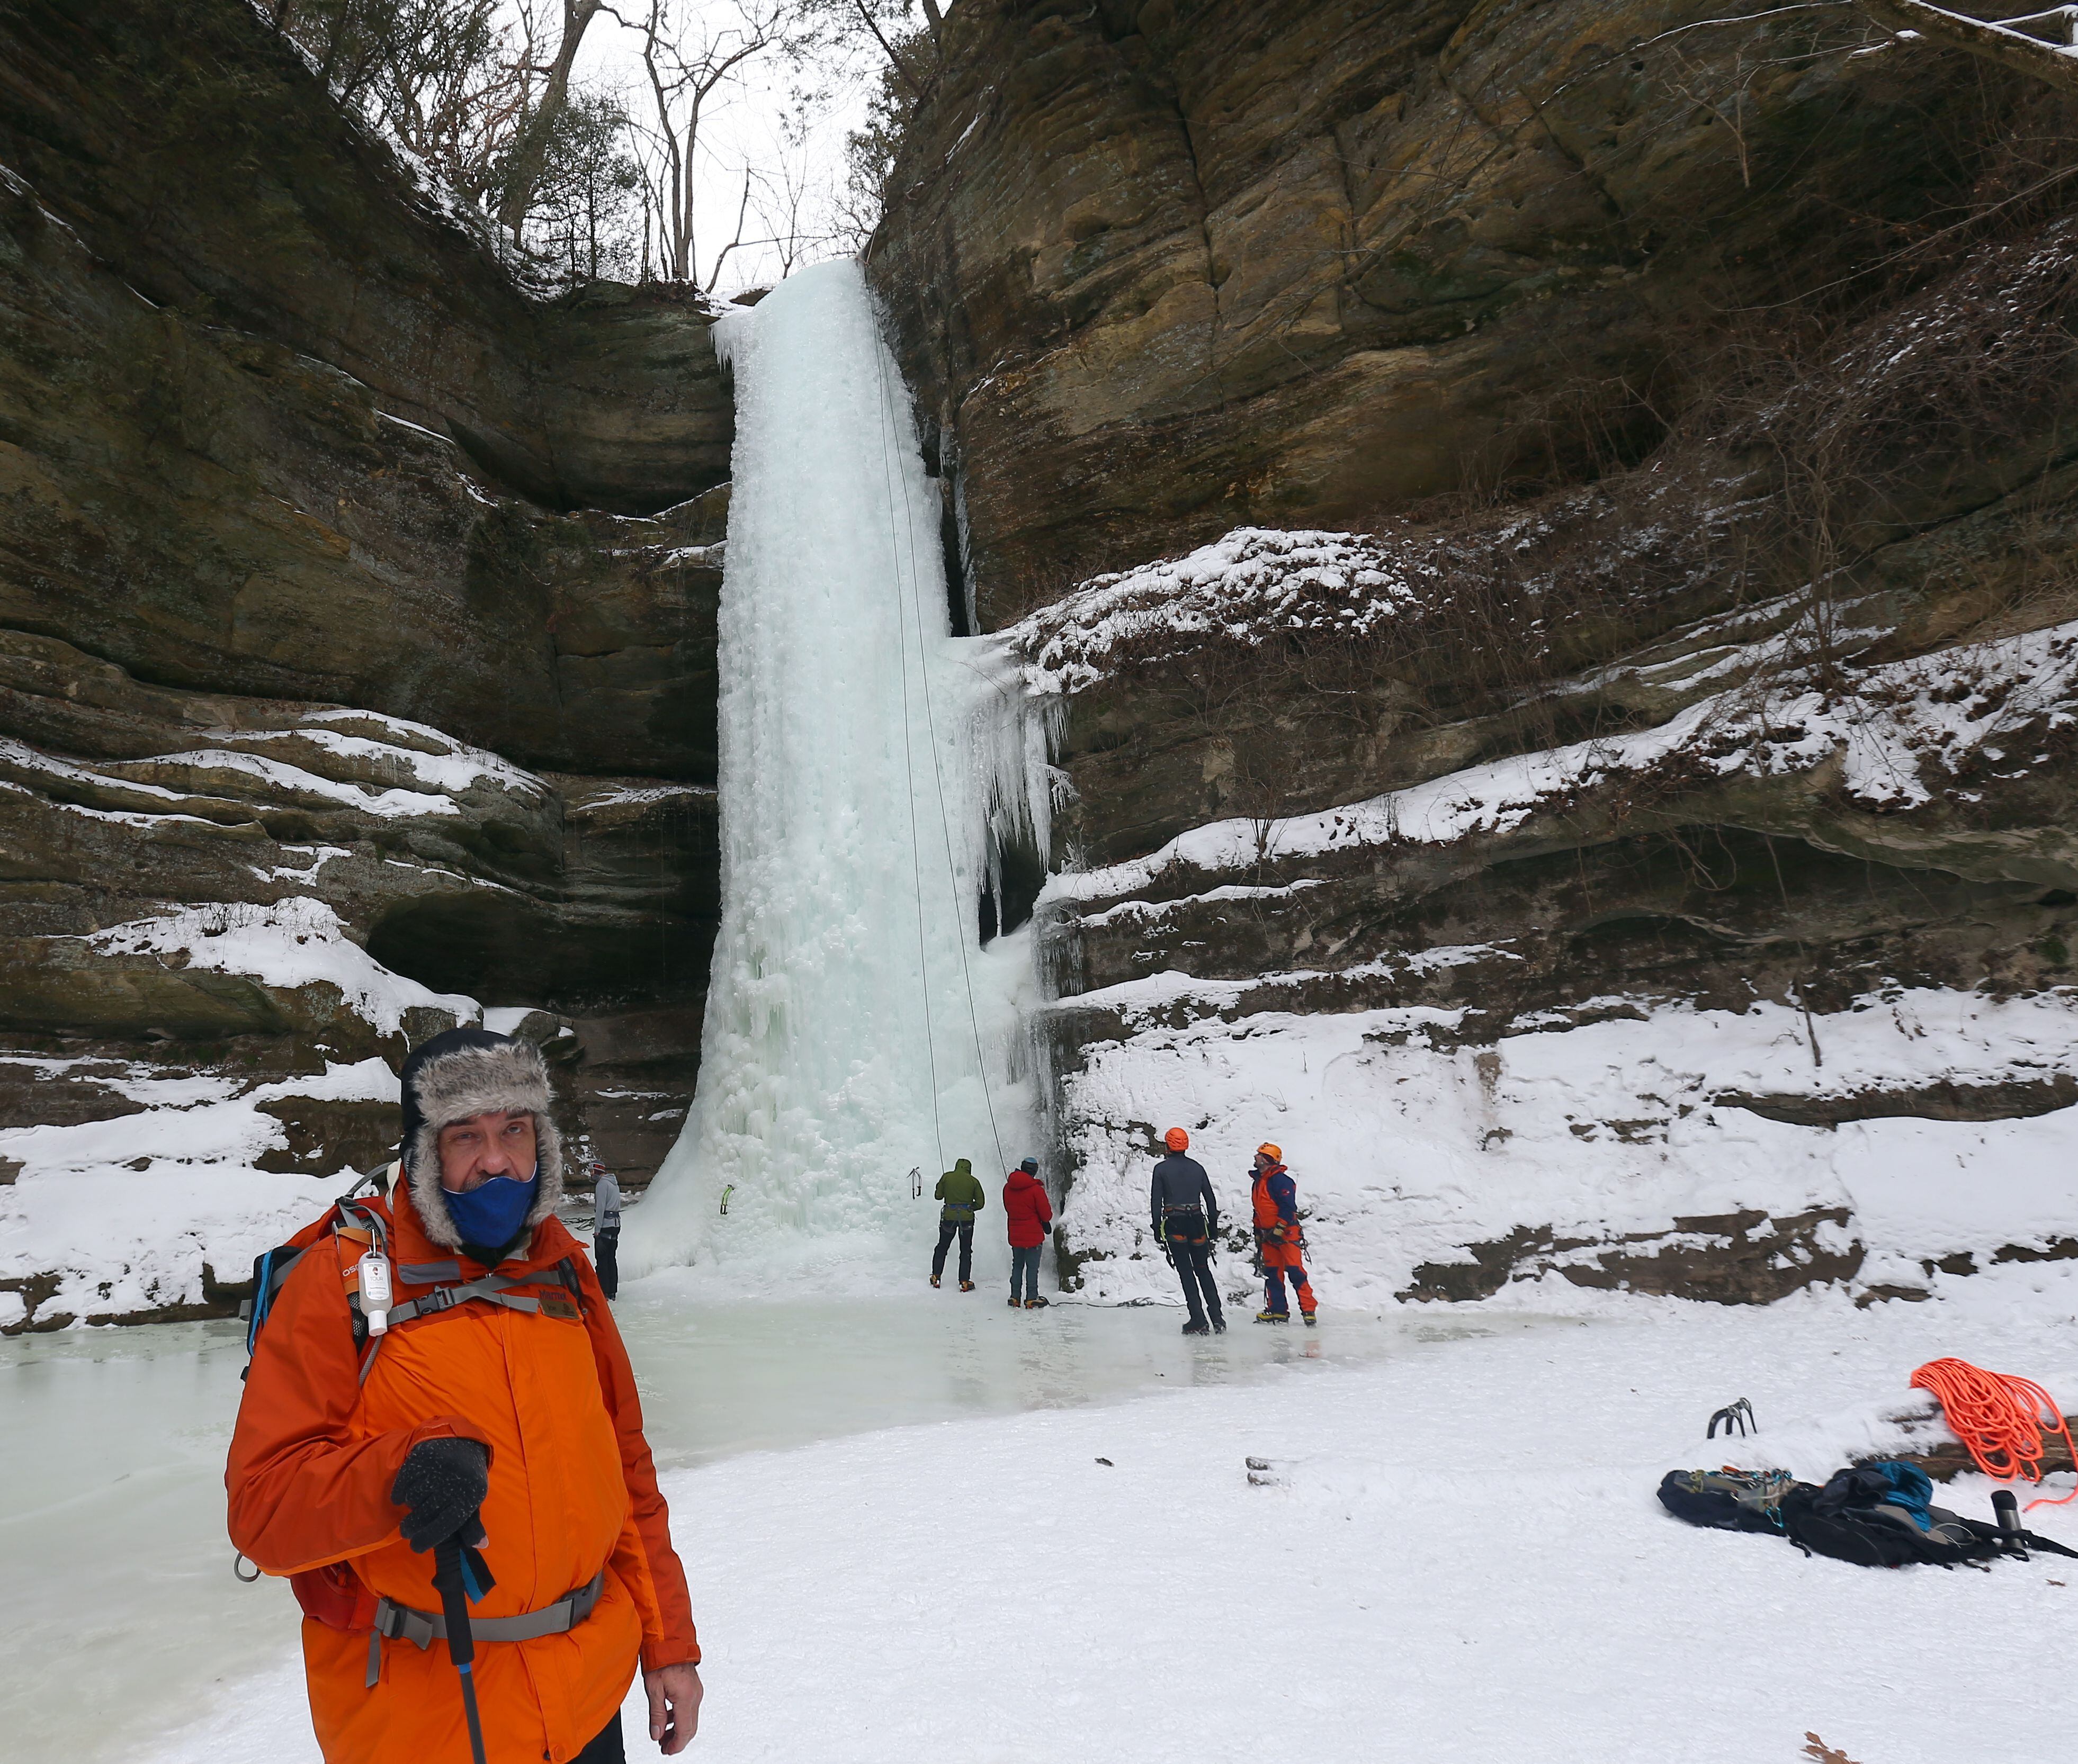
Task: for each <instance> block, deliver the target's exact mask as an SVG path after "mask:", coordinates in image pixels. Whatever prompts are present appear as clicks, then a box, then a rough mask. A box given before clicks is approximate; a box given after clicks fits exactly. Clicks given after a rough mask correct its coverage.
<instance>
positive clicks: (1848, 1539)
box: [1659, 1459, 2078, 1568]
mask: <svg viewBox="0 0 2078 1764" xmlns="http://www.w3.org/2000/svg"><path fill="white" fill-rule="evenodd" d="M1933 1496H1934V1484H1933V1483H1932V1482H1931V1481H1930V1480H1929V1479H1928V1477H1927V1475H1926V1472H1925V1471H1924V1470H1921V1469H1920V1468H1919V1467H1918V1466H1917V1465H1914V1464H1907V1463H1904V1462H1900V1461H1898V1460H1895V1459H1883V1460H1880V1461H1878V1462H1876V1463H1872V1464H1860V1465H1850V1466H1848V1467H1847V1468H1846V1469H1844V1470H1835V1471H1834V1473H1833V1474H1832V1475H1831V1476H1830V1477H1829V1478H1827V1479H1826V1484H1825V1486H1824V1487H1822V1488H1821V1487H1817V1485H1815V1484H1813V1483H1800V1482H1798V1481H1797V1480H1796V1478H1794V1477H1792V1475H1791V1474H1789V1473H1788V1471H1787V1470H1731V1469H1725V1470H1669V1471H1668V1472H1667V1474H1666V1475H1665V1476H1664V1477H1663V1478H1661V1480H1660V1484H1659V1503H1660V1504H1661V1505H1662V1506H1663V1507H1664V1508H1666V1509H1667V1512H1670V1513H1671V1514H1673V1516H1675V1518H1676V1519H1680V1520H1685V1521H1686V1522H1687V1523H1688V1524H1691V1525H1705V1526H1709V1527H1712V1528H1716V1529H1717V1530H1721V1531H1748V1532H1772V1533H1775V1535H1776V1536H1777V1537H1786V1538H1788V1540H1789V1541H1790V1542H1792V1544H1794V1545H1796V1547H1797V1548H1798V1549H1801V1550H1802V1551H1803V1552H1804V1553H1805V1555H1807V1556H1830V1557H1832V1558H1834V1559H1835V1560H1836V1561H1839V1562H1855V1563H1857V1564H1859V1566H1862V1567H1864V1568H1902V1567H1907V1566H1911V1565H1912V1564H1913V1563H1916V1562H1933V1563H1937V1564H1938V1565H1939V1566H1942V1567H1944V1568H1947V1567H1953V1566H1955V1564H1956V1563H1957V1562H1983V1561H1985V1560H1987V1559H1988V1558H1991V1557H1993V1556H1997V1555H2002V1554H2008V1553H2025V1552H2026V1551H2027V1550H2034V1549H2041V1550H2047V1551H2048V1552H2049V1553H2051V1554H2054V1555H2059V1556H2072V1557H2078V1550H2074V1549H2065V1548H2064V1546H2063V1545H2061V1544H2059V1543H2057V1542H2055V1541H2053V1540H2052V1539H2050V1538H2047V1537H2040V1536H2038V1534H2036V1533H2034V1532H2030V1531H2019V1530H2013V1531H2003V1530H2001V1528H2000V1527H1999V1525H1998V1524H1997V1523H1996V1522H1987V1521H1984V1520H1975V1519H1965V1518H1963V1516H1961V1515H1960V1514H1959V1513H1952V1512H1949V1511H1948V1509H1947V1508H1945V1507H1936V1506H1934V1504H1933Z"/></svg>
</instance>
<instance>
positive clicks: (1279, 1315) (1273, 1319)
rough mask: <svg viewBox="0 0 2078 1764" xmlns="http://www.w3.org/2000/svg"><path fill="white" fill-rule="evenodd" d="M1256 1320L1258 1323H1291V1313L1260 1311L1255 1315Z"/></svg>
mask: <svg viewBox="0 0 2078 1764" xmlns="http://www.w3.org/2000/svg"><path fill="white" fill-rule="evenodd" d="M1255 1320H1256V1321H1257V1322H1258V1323H1289V1322H1290V1321H1291V1312H1288V1311H1258V1312H1256V1314H1255Z"/></svg>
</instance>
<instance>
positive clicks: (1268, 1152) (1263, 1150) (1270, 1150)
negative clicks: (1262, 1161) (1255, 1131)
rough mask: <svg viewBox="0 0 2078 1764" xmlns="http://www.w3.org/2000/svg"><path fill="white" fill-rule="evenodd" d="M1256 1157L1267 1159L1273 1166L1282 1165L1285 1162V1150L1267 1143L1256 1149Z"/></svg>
mask: <svg viewBox="0 0 2078 1764" xmlns="http://www.w3.org/2000/svg"><path fill="white" fill-rule="evenodd" d="M1255 1155H1256V1156H1257V1157H1266V1158H1268V1159H1269V1160H1270V1161H1271V1163H1273V1164H1281V1163H1283V1161H1284V1153H1283V1149H1282V1148H1281V1147H1279V1146H1275V1145H1271V1144H1270V1143H1269V1142H1268V1141H1265V1142H1264V1143H1263V1144H1262V1145H1258V1146H1257V1147H1256V1149H1255Z"/></svg>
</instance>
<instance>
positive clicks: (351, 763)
mask: <svg viewBox="0 0 2078 1764" xmlns="http://www.w3.org/2000/svg"><path fill="white" fill-rule="evenodd" d="M0 219H4V223H5V224H4V227H0V820H4V824H5V834H4V838H0V1067H4V1069H5V1070H6V1071H7V1072H8V1073H10V1074H14V1075H13V1076H12V1077H11V1078H8V1079H7V1080H6V1084H5V1088H6V1101H5V1103H4V1104H0V1108H4V1113H0V1130H4V1129H6V1128H14V1129H17V1130H18V1131H17V1132H15V1133H12V1134H8V1135H7V1136H6V1137H7V1138H8V1141H9V1143H8V1145H7V1146H6V1149H4V1150H0V1159H4V1160H5V1161H4V1162H0V1172H4V1174H3V1175H0V1180H4V1181H5V1182H6V1183H7V1184H8V1185H9V1186H7V1187H6V1189H4V1190H0V1193H5V1194H6V1196H7V1198H8V1203H9V1205H10V1208H11V1209H12V1211H14V1213H15V1216H16V1217H15V1224H16V1226H17V1227H18V1229H17V1230H16V1231H15V1232H14V1233H13V1241H12V1244H11V1245H10V1249H9V1251H8V1253H7V1257H6V1262H7V1265H6V1266H0V1308H6V1309H10V1310H11V1312H12V1314H11V1315H0V1327H19V1326H22V1325H23V1324H29V1325H30V1326H36V1327H42V1326H49V1325H51V1324H55V1323H56V1322H59V1321H61V1320H64V1319H65V1317H67V1316H101V1315H115V1316H121V1315H136V1314H144V1313H157V1314H182V1312H183V1310H184V1307H187V1308H190V1309H191V1308H192V1307H194V1306H197V1305H202V1306H204V1307H212V1306H213V1307H219V1308H220V1307H222V1306H223V1305H225V1304H227V1303H229V1302H230V1298H229V1297H228V1296H227V1294H228V1293H229V1291H230V1285H231V1283H232V1282H235V1278H236V1268H237V1266H239V1264H240V1260H241V1258H242V1257H244V1256H249V1254H251V1253H253V1252H254V1249H256V1248H264V1247H265V1244H264V1243H259V1242H257V1239H258V1238H261V1237H264V1236H265V1235H266V1233H267V1232H269V1231H270V1230H274V1229H277V1228H278V1225H279V1224H280V1223H281V1221H282V1220H283V1219H287V1218H293V1217H294V1216H295V1215H297V1214H298V1212H303V1211H307V1210H308V1209H309V1207H311V1205H312V1204H314V1203H315V1201H316V1200H317V1199H319V1198H320V1197H321V1196H322V1195H323V1194H325V1193H328V1192H329V1189H328V1188H327V1187H324V1186H320V1185H315V1184H312V1183H311V1182H308V1180H307V1176H308V1175H313V1174H314V1175H319V1176H323V1177H324V1178H327V1179H328V1180H329V1179H330V1178H332V1177H333V1176H334V1175H335V1174H336V1172H337V1171H338V1170H340V1168H341V1167H342V1166H344V1165H347V1164H348V1163H355V1164H360V1163H365V1162H367V1161H372V1160H373V1157H374V1156H375V1155H376V1154H377V1153H379V1151H380V1150H381V1149H382V1148H383V1147H384V1146H386V1145H387V1144H388V1143H389V1142H390V1139H391V1138H393V1137H394V1079H390V1078H386V1076H385V1074H386V1071H387V1070H388V1068H389V1067H390V1066H394V1064H395V1063H396V1062H397V1061H398V1059H399V1058H401V1056H402V1053H403V1049H404V1047H405V1045H407V1041H410V1040H417V1039H419V1038H420V1037H422V1036H424V1034H426V1033H428V1032H431V1031H432V1030H433V1029H435V1028H439V1027H441V1026H444V1024H449V1023H453V1022H456V1021H473V1020H477V1018H478V1015H479V1014H480V1012H481V1010H482V1007H497V1008H499V1009H501V1010H502V1011H503V1013H504V1014H503V1015H502V1016H499V1017H497V1018H496V1019H495V1020H497V1021H499V1022H501V1023H508V1024H513V1025H519V1024H523V1023H524V1031H523V1032H526V1033H528V1034H530V1035H532V1036H535V1037H536V1039H539V1040H544V1041H545V1043H546V1044H547V1045H548V1046H549V1051H550V1053H551V1054H552V1057H555V1058H556V1059H557V1060H558V1061H559V1062H560V1063H561V1065H563V1066H564V1067H565V1070H566V1075H567V1085H566V1088H567V1089H568V1091H569V1092H570V1097H571V1105H570V1107H571V1114H570V1120H569V1121H568V1122H566V1126H567V1127H568V1128H570V1130H571V1131H572V1132H573V1134H574V1136H575V1137H576V1139H577V1141H578V1144H579V1145H581V1146H582V1147H586V1148H588V1149H593V1150H595V1151H596V1152H597V1153H599V1155H601V1156H602V1157H605V1158H607V1159H609V1160H611V1161H612V1162H614V1163H615V1165H616V1166H618V1167H620V1169H621V1170H622V1171H623V1174H624V1179H632V1180H633V1181H635V1182H638V1183H639V1182H641V1180H642V1179H643V1178H645V1177H646V1175H647V1174H648V1172H649V1170H651V1169H653V1167H654V1166H655V1163H656V1161H657V1160H658V1158H660V1157H661V1153H662V1152H663V1150H664V1149H666V1148H667V1147H668V1145H669V1144H670V1141H671V1138H672V1137H673V1136H674V1132H675V1127H676V1123H677V1120H678V1117H679V1116H680V1115H682V1111H683V1108H684V1107H685V1104H686V1100H687V1099H688V1097H689V1095H690V1092H691V1080H692V1074H693V1069H694V1066H695V1062H696V1061H697V1057H698V1052H697V1050H698V1034H699V1005H700V1000H701V998H702V995H703V989H704V981H705V972H706V966H707V952H708V948H709V945H710V944H711V938H712V932H713V927H714V924H715V922H716V911H717V900H716V886H717V883H716V876H717V865H718V857H717V849H716V832H715V803H714V794H713V783H714V763H715V756H714V696H715V678H714V619H715V609H716V600H717V596H718V594H719V591H720V556H721V543H722V540H723V536H724V528H725V523H726V516H727V492H726V489H725V487H722V481H723V480H724V478H725V477H726V475H727V471H728V449H729V444H730V439H731V433H732V419H731V415H730V410H729V405H728V397H727V394H726V391H725V389H724V386H723V383H722V380H721V376H720V367H719V365H718V363H717V362H716V358H715V353H714V349H713V347H712V344H711V342H710V340H709V338H708V334H707V327H708V323H709V319H708V315H706V314H705V313H704V312H703V311H702V310H701V308H700V307H699V305H698V304H697V303H696V302H692V301H690V300H688V299H686V298H682V297H678V296H674V295H673V294H670V293H667V292H664V291H660V290H642V291H637V290H630V289H625V288H616V287H613V286H595V287H592V288H589V289H586V290H579V291H578V292H575V293H571V294H561V295H559V296H557V297H555V298H547V297H545V296H544V297H540V298H536V297H532V296H529V295H528V294H524V293H523V292H522V291H521V290H520V289H519V287H518V286H515V281H514V279H513V277H512V275H511V273H509V272H508V270H507V269H506V268H505V267H504V266H503V265H500V264H499V262H497V261H495V260H494V257H493V256H491V255H490V253H489V252H487V251H486V248H485V247H484V246H483V245H482V244H481V243H480V242H479V240H478V238H476V237H475V236H473V235H472V233H471V232H470V231H469V230H468V229H467V228H465V227H463V226H461V225H460V224H458V223H457V221H456V220H455V219H453V218H452V217H450V216H449V215H446V214H445V213H444V212H443V211H442V210H441V209H440V206H439V205H438V203H437V202H436V201H435V200H434V199H433V198H431V197H430V196H428V194H426V193H425V192H424V191H423V190H420V189H419V187H418V186H416V185H415V183H414V182H413V181H412V180H411V177H409V176H408V175H407V173H406V172H405V171H404V170H403V169H401V168H400V167H399V166H398V164H397V163H396V162H395V161H394V159H393V158H392V156H390V153H389V152H388V150H387V149H386V148H383V147H382V145H380V144H378V143H376V142H374V141H372V140H369V139H368V138H366V137H365V136H363V135H362V134H361V132H360V131H358V130H357V128H356V127H353V125H352V124H350V123H348V121H346V120H345V119H343V118H342V116H341V115H340V112H339V110H338V108H337V106H336V105H334V104H333V103H332V102H331V101H330V100H329V98H328V97H327V96H326V94H324V92H323V90H322V89H321V88H320V87H319V85H318V83H317V82H316V81H315V79H314V78H313V77H311V75H310V73H308V72H307V70H306V69H304V68H303V66H302V65H301V64H300V63H299V62H298V61H297V60H296V59H295V58H294V55H293V53H292V52H290V50H289V49H288V48H287V47H286V45H285V44H283V43H282V41H281V40H279V39H278V38H277V37H276V36H275V35H274V34H273V32H271V31H269V30H268V29H267V28H265V26H264V24H263V23H261V21H260V20H258V19H257V18H256V17H254V16H253V15H252V14H251V13H250V11H249V10H248V9H247V8H245V7H244V6H240V5H236V4H233V3H230V0H224V3H222V4H216V3H211V4H208V5H202V6H186V5H182V6H173V5H170V4H166V5H156V4H148V5H145V6H115V5H107V6H101V5H94V4H89V5H86V6H74V5H65V6H58V5H49V6H40V5H30V6H19V7H15V8H13V9H10V11H9V13H8V15H7V16H6V19H5V20H3V21H0ZM530 1010H531V1011H532V1012H533V1013H534V1015H532V1016H528V1015H525V1013H526V1012H527V1011H530ZM182 1086H186V1089H182ZM60 1095H62V1096H63V1097H64V1098H65V1103H64V1106H63V1107H62V1108H59V1109H57V1110H56V1113H55V1114H54V1113H53V1107H54V1105H53V1103H52V1099H53V1098H55V1097H57V1096H60ZM140 1109H145V1110H151V1111H166V1115H165V1120H164V1121H163V1122H161V1121H160V1120H159V1117H158V1115H157V1114H156V1113H154V1114H153V1115H152V1118H151V1120H149V1121H147V1122H145V1123H144V1124H140V1123H138V1122H136V1121H131V1123H130V1128H129V1129H128V1132H127V1138H126V1137H124V1136H123V1135H121V1134H118V1133H115V1126H116V1125H119V1124H120V1123H121V1122H122V1121H123V1120H127V1118H128V1117H130V1116H134V1115H136V1112H137V1111H139V1110H140ZM198 1109H199V1110H201V1111H202V1114H197V1113H196V1111H197V1110H198ZM205 1116H207V1117H208V1118H209V1119H211V1120H218V1121H219V1125H220V1128H221V1130H220V1131H218V1130H214V1129H212V1130H211V1132H204V1131H203V1123H204V1117H205ZM98 1124H108V1125H107V1131H106V1132H101V1134H100V1137H99V1138H98V1139H97V1137H96V1133H97V1131H98ZM25 1135H26V1137H25ZM68 1135H69V1137H68ZM111 1135H112V1136H111ZM119 1139H120V1140H121V1141H122V1143H123V1146H124V1147H125V1148H126V1149H128V1150H132V1151H136V1152H138V1153H139V1155H138V1156H137V1157H136V1158H134V1159H131V1158H128V1157H126V1158H124V1159H122V1160H116V1161H111V1157H110V1155H109V1147H110V1146H111V1145H115V1143H116V1141H117V1140H119ZM103 1141H106V1143H105V1144H104V1143H103ZM198 1162H199V1163H201V1164H202V1165H206V1166H210V1167H211V1169H215V1168H218V1167H219V1166H220V1167H221V1168H222V1169H223V1170H224V1171H225V1172H227V1174H226V1175H225V1177H224V1183H225V1189H224V1195H225V1199H224V1200H223V1207H222V1216H221V1218H220V1220H219V1222H218V1224H217V1225H215V1226H210V1225H207V1224H204V1225H201V1226H194V1227H192V1228H191V1224H190V1222H188V1221H183V1220H180V1219H178V1218H177V1214H178V1213H179V1211H181V1208H180V1207H178V1206H171V1211H172V1213H173V1215H176V1216H169V1217H162V1216H161V1214H162V1213H165V1211H167V1208H168V1207H169V1205H171V1203H170V1202H169V1201H168V1200H167V1199H165V1197H167V1196H169V1195H171V1194H172V1193H173V1190H174V1188H175V1187H176V1186H177V1185H178V1184H179V1183H181V1182H187V1184H188V1192H190V1194H191V1193H193V1192H196V1191H197V1190H196V1189H195V1187H194V1182H193V1177H194V1171H193V1170H192V1169H191V1168H190V1170H189V1171H188V1174H187V1175H186V1176H185V1177H183V1176H181V1175H180V1174H177V1172H178V1170H179V1169H180V1168H181V1167H182V1166H193V1165H194V1164H196V1163H198ZM131 1165H134V1166H135V1173H134V1174H132V1172H131V1170H130V1169H128V1168H126V1167H125V1166H131ZM234 1171H235V1172H238V1173H241V1174H228V1173H231V1172H234ZM255 1172H261V1173H270V1174H272V1175H273V1178H274V1179H273V1182H271V1184H269V1185H268V1186H266V1187H265V1192H264V1193H260V1192H253V1193H247V1192H244V1189H243V1188H241V1186H240V1185H241V1184H245V1185H248V1186H249V1184H250V1183H251V1182H252V1180H253V1179H254V1176H253V1173H255ZM111 1184H112V1185H114V1186H113V1187H111V1186H110V1185H111ZM102 1188H107V1189H108V1192H107V1193H106V1195H102V1194H101V1193H100V1192H99V1191H100V1190H101V1189H102ZM206 1189H207V1185H204V1191H206ZM117 1191H120V1194H118V1192H117ZM90 1195H92V1196H94V1197H95V1199H94V1200H93V1201H90V1200H89V1199H88V1197H89V1196H90ZM102 1202H105V1203H106V1207H105V1209H103V1210H100V1215H99V1216H100V1222H99V1224H98V1225H97V1224H95V1223H94V1218H93V1217H92V1216H93V1215H94V1214H95V1213H96V1211H97V1210H98V1209H99V1207H100V1203H102ZM207 1204H208V1207H209V1208H213V1207H214V1205H215V1203H213V1202H212V1203H207ZM118 1222H119V1223H118ZM169 1232H170V1233H171V1234H172V1236H173V1240H174V1241H175V1242H176V1244H181V1243H184V1244H185V1245H186V1247H185V1249H178V1248H175V1249H169V1248H168V1247H167V1246H166V1242H165V1241H164V1240H165V1238H166V1236H167V1233H169ZM248 1240H251V1241H248ZM268 1241H273V1240H272V1239H269V1240H268ZM205 1266H207V1268H208V1270H209V1271H208V1273H207V1276H205V1274H204V1272H203V1270H204V1268H205ZM219 1276H221V1278H219ZM205 1287H207V1291H205V1290H204V1289H205ZM10 1293H12V1294H14V1295H16V1297H15V1299H14V1300H13V1301H12V1303H11V1304H10V1303H9V1301H8V1300H7V1298H6V1295H8V1294H10Z"/></svg>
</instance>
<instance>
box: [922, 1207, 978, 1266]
mask: <svg viewBox="0 0 2078 1764" xmlns="http://www.w3.org/2000/svg"><path fill="white" fill-rule="evenodd" d="M953 1232H958V1233H959V1236H960V1278H961V1279H962V1280H971V1279H973V1278H974V1221H973V1220H971V1219H941V1220H939V1221H938V1247H937V1250H936V1251H935V1252H933V1255H932V1257H931V1278H933V1280H936V1279H937V1278H938V1277H939V1276H940V1275H941V1274H943V1273H945V1252H946V1251H947V1250H948V1249H951V1248H952V1247H953Z"/></svg>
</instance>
